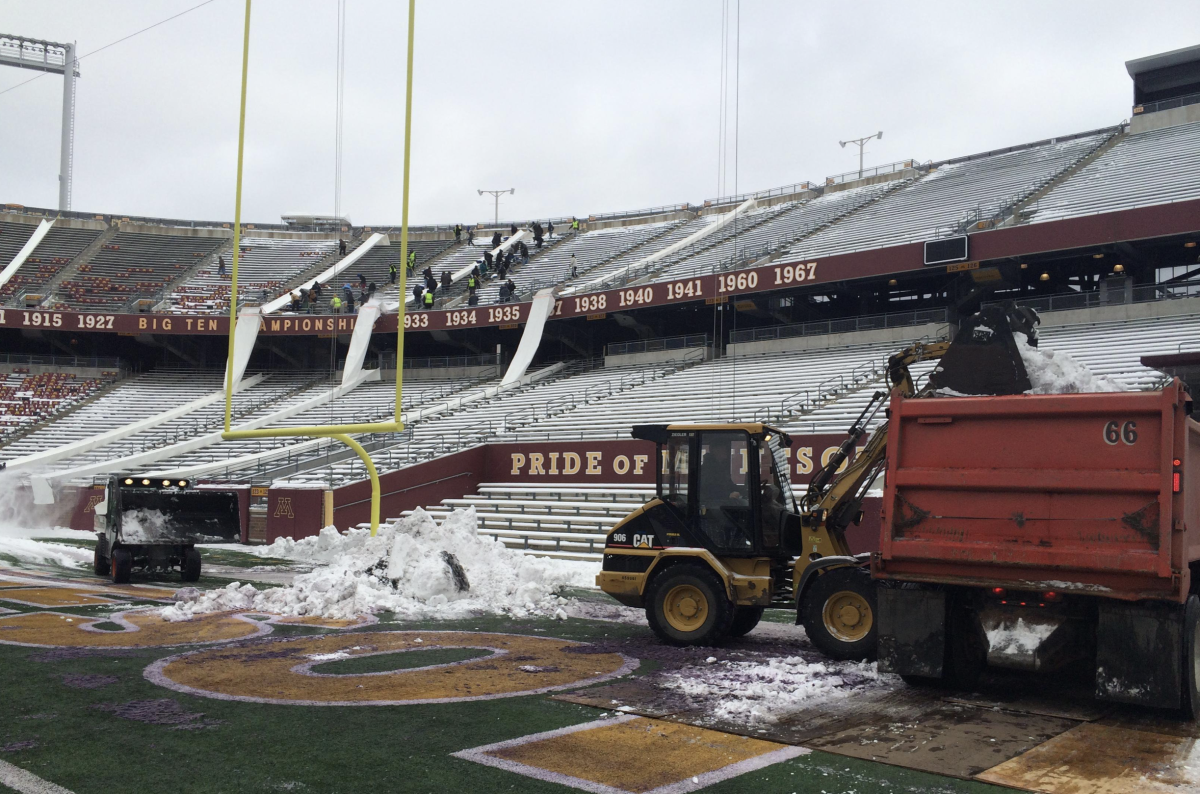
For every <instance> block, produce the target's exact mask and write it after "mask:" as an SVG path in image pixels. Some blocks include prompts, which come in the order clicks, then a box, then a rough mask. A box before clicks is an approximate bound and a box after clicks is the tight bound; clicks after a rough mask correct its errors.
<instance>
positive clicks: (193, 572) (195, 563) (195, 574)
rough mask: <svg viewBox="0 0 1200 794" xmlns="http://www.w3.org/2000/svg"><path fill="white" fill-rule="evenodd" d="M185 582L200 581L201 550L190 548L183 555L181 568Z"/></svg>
mask: <svg viewBox="0 0 1200 794" xmlns="http://www.w3.org/2000/svg"><path fill="white" fill-rule="evenodd" d="M179 570H180V573H181V574H182V575H183V581H185V582H198V581H200V550H199V549H197V548H194V547H193V548H190V549H188V550H187V551H186V552H184V555H183V565H181V566H180V567H179Z"/></svg>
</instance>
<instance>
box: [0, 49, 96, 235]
mask: <svg viewBox="0 0 1200 794" xmlns="http://www.w3.org/2000/svg"><path fill="white" fill-rule="evenodd" d="M0 66H16V67H18V68H21V69H33V70H35V71H39V72H51V73H53V74H61V75H62V76H63V104H62V142H61V145H60V146H59V171H58V209H59V210H60V211H63V212H66V211H67V210H70V209H71V172H72V170H73V166H74V163H75V78H76V77H79V60H78V59H77V58H76V57H75V43H74V42H71V43H70V44H64V43H61V42H56V41H42V40H41V39H31V38H27V37H25V36H9V35H6V34H0Z"/></svg>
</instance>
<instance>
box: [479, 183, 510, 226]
mask: <svg viewBox="0 0 1200 794" xmlns="http://www.w3.org/2000/svg"><path fill="white" fill-rule="evenodd" d="M516 192H517V189H516V188H515V187H510V188H509V189H508V190H480V191H479V195H481V196H482V195H483V194H484V193H487V194H489V195H491V196H493V197H495V199H496V218H495V220H494V221H493V223H495V224H497V225H499V223H500V197H501V196H503V195H504V194H505V193H516Z"/></svg>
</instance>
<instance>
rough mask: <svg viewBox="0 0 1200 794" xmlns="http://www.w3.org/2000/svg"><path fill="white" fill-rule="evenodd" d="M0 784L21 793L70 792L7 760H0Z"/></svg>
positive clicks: (48, 793) (63, 793) (51, 793)
mask: <svg viewBox="0 0 1200 794" xmlns="http://www.w3.org/2000/svg"><path fill="white" fill-rule="evenodd" d="M0 785H4V786H8V787H9V788H10V789H12V790H13V791H19V792H21V794H72V792H71V790H70V789H65V788H63V787H62V786H57V785H55V784H53V783H51V782H50V781H49V780H42V779H41V778H40V777H38V776H37V775H35V774H33V773H32V772H26V771H25V770H24V769H22V768H21V767H19V766H13V765H12V764H10V763H8V762H7V761H0Z"/></svg>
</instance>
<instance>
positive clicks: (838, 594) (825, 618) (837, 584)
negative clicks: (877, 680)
mask: <svg viewBox="0 0 1200 794" xmlns="http://www.w3.org/2000/svg"><path fill="white" fill-rule="evenodd" d="M802 599H803V603H802V604H801V605H800V622H801V623H803V624H804V631H805V633H806V634H808V638H809V639H810V640H812V644H813V645H815V646H817V650H819V651H821V653H823V654H825V655H826V656H828V657H830V658H831V659H837V660H839V661H848V660H855V661H869V660H871V659H874V658H875V654H876V646H877V644H878V638H879V625H878V621H877V620H876V614H877V613H878V607H877V606H876V597H875V583H874V582H873V581H871V574H870V572H869V571H867V570H866V569H865V568H858V567H850V566H847V567H844V568H834V569H833V570H831V571H826V572H825V573H823V574H821V575H820V576H818V577H817V579H816V581H815V582H813V583H812V584H811V585H809V587H808V589H807V590H806V591H805V592H804V594H803V596H802Z"/></svg>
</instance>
